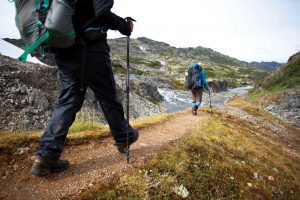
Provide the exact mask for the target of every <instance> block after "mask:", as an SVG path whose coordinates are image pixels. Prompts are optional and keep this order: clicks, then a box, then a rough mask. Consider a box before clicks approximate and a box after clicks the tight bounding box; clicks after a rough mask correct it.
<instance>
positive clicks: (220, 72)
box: [4, 37, 268, 89]
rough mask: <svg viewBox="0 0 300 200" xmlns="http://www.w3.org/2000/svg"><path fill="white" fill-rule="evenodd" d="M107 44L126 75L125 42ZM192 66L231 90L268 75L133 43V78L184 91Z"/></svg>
mask: <svg viewBox="0 0 300 200" xmlns="http://www.w3.org/2000/svg"><path fill="white" fill-rule="evenodd" d="M4 40H6V41H8V42H11V43H13V44H14V45H16V46H18V47H20V48H24V45H23V44H22V42H20V40H15V39H9V38H5V39H4ZM108 42H109V45H110V48H111V55H112V58H113V65H114V67H115V68H116V70H117V71H118V72H121V73H123V74H124V72H125V66H126V44H127V43H126V38H118V39H111V40H109V41H108ZM37 56H38V55H37ZM38 58H39V59H40V60H41V61H43V62H44V63H46V64H49V65H54V64H55V63H54V62H53V56H51V55H49V56H45V57H43V58H41V57H39V56H38ZM191 62H201V63H202V64H203V65H204V67H205V70H206V72H207V78H208V80H209V81H214V80H225V81H226V82H227V83H228V86H229V87H236V86H240V85H247V84H253V83H254V82H255V81H256V80H258V79H261V78H263V77H265V76H266V75H267V74H268V73H267V72H266V71H261V70H259V69H256V68H253V67H249V64H248V63H247V62H244V61H239V60H237V59H235V58H232V57H229V56H227V55H223V54H221V53H219V52H216V51H214V50H212V49H210V48H204V47H201V46H199V47H196V48H175V47H172V46H170V45H169V44H166V43H164V42H158V41H154V40H151V39H149V38H145V37H140V38H137V39H131V44H130V63H131V67H132V73H133V74H138V75H146V76H153V77H163V78H167V79H168V80H169V81H170V83H171V84H172V85H171V86H172V87H173V88H176V89H183V83H184V73H185V71H186V68H187V66H188V65H189V64H190V63H191Z"/></svg>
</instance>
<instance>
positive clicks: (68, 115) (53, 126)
mask: <svg viewBox="0 0 300 200" xmlns="http://www.w3.org/2000/svg"><path fill="white" fill-rule="evenodd" d="M56 62H57V65H58V72H59V83H60V86H61V93H60V96H59V100H58V103H57V105H56V107H55V108H54V110H53V112H52V116H51V120H50V123H49V125H48V128H47V129H46V131H45V132H44V134H43V136H42V137H41V146H40V149H39V150H38V152H37V155H40V156H42V157H44V158H47V159H51V160H57V159H58V158H59V157H60V155H61V153H62V151H63V147H64V143H65V139H66V136H67V133H68V130H69V127H70V126H71V125H72V123H73V121H74V120H75V116H76V113H77V112H78V111H79V110H80V108H81V106H82V104H83V101H84V94H85V90H84V91H80V83H81V82H80V78H79V76H78V73H77V74H76V71H74V70H70V69H69V68H68V67H67V66H66V65H68V64H67V63H64V62H60V60H59V59H56ZM73 64H74V63H72V65H73Z"/></svg>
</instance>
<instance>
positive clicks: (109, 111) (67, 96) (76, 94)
mask: <svg viewBox="0 0 300 200" xmlns="http://www.w3.org/2000/svg"><path fill="white" fill-rule="evenodd" d="M85 50H86V51H85V52H84V51H83V50H82V48H78V49H77V50H76V48H74V49H72V51H71V52H68V51H67V50H66V53H60V54H58V55H56V56H55V61H56V64H57V66H58V73H59V83H60V86H61V93H60V96H59V100H58V103H57V105H56V107H55V108H54V111H53V113H52V116H51V120H50V123H49V125H48V127H47V129H46V130H45V132H44V134H43V136H42V137H41V140H40V142H41V145H40V149H39V150H38V152H37V155H40V156H42V157H45V158H48V159H52V160H57V159H58V158H59V157H60V155H61V153H62V151H63V147H64V143H65V139H66V136H67V133H68V130H69V127H70V126H71V125H72V123H73V122H74V120H75V116H76V113H77V112H78V111H79V110H80V108H81V107H82V104H83V102H84V96H85V92H86V88H87V87H90V88H91V90H92V91H93V92H94V94H95V97H96V98H97V100H98V102H99V104H100V106H101V108H102V110H103V113H104V116H105V118H106V120H107V122H108V124H109V127H110V130H111V133H112V135H113V138H114V139H115V142H116V143H126V138H127V121H126V120H125V119H124V111H123V107H122V104H121V103H120V101H119V99H118V97H117V96H116V87H115V80H114V76H113V72H112V66H111V61H110V56H109V47H108V45H107V43H106V41H105V42H97V43H93V44H86V47H85ZM83 57H85V59H86V60H85V63H86V64H85V69H84V73H83V74H84V76H83V79H82V71H81V69H82V68H81V65H82V61H83ZM82 81H83V82H82ZM81 84H83V89H84V90H83V91H81ZM132 137H133V129H132V127H131V126H130V125H129V139H131V138H132Z"/></svg>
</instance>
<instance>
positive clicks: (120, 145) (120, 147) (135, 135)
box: [115, 129, 139, 153]
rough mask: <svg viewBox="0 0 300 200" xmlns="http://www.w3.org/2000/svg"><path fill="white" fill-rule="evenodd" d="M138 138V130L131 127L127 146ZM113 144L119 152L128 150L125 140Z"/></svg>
mask: <svg viewBox="0 0 300 200" xmlns="http://www.w3.org/2000/svg"><path fill="white" fill-rule="evenodd" d="M138 139H139V132H138V130H137V129H133V138H132V139H131V140H130V141H129V147H130V145H132V144H133V143H135V142H136V141H137V140H138ZM115 145H116V147H117V149H118V151H119V152H120V153H126V152H127V151H128V149H127V142H125V143H116V144H115Z"/></svg>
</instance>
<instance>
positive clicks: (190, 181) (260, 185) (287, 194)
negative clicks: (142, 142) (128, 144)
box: [83, 100, 300, 199]
mask: <svg viewBox="0 0 300 200" xmlns="http://www.w3.org/2000/svg"><path fill="white" fill-rule="evenodd" d="M231 106H243V107H244V108H246V110H247V109H248V110H252V108H255V106H254V107H253V106H252V105H251V104H248V103H245V102H242V101H241V100H237V101H235V103H233V104H232V105H231ZM255 112H256V111H255ZM255 112H254V113H255ZM214 113H215V114H214V115H213V117H207V118H206V119H205V120H204V121H203V123H201V124H198V125H196V127H195V128H194V129H193V130H192V131H191V132H190V133H189V134H188V136H187V137H185V138H184V139H183V140H182V141H180V142H178V143H176V144H175V145H173V146H172V147H171V148H170V149H169V150H167V151H165V152H163V153H161V154H160V155H158V156H157V157H155V158H154V159H152V160H151V161H150V162H149V163H148V164H147V166H146V167H145V168H144V169H137V170H133V171H132V172H131V173H129V174H124V175H121V176H120V177H119V178H117V179H115V180H114V181H112V182H111V183H110V184H109V187H105V186H103V187H102V188H101V187H100V188H98V189H99V190H98V191H97V194H96V195H95V194H93V195H91V194H90V196H85V197H83V199H298V197H299V195H300V189H299V188H300V182H299V180H300V169H299V166H300V160H299V159H298V158H296V157H293V156H291V155H290V154H287V153H286V152H285V151H283V150H282V149H280V148H278V147H276V146H274V144H273V143H272V141H270V140H268V139H262V138H259V137H258V136H256V135H253V132H256V133H261V131H262V130H260V129H257V128H255V127H254V126H253V125H252V124H251V123H249V122H247V121H244V120H242V119H239V118H237V117H234V116H231V115H227V114H224V113H222V112H220V111H217V112H214ZM261 116H262V117H264V115H261Z"/></svg>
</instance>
